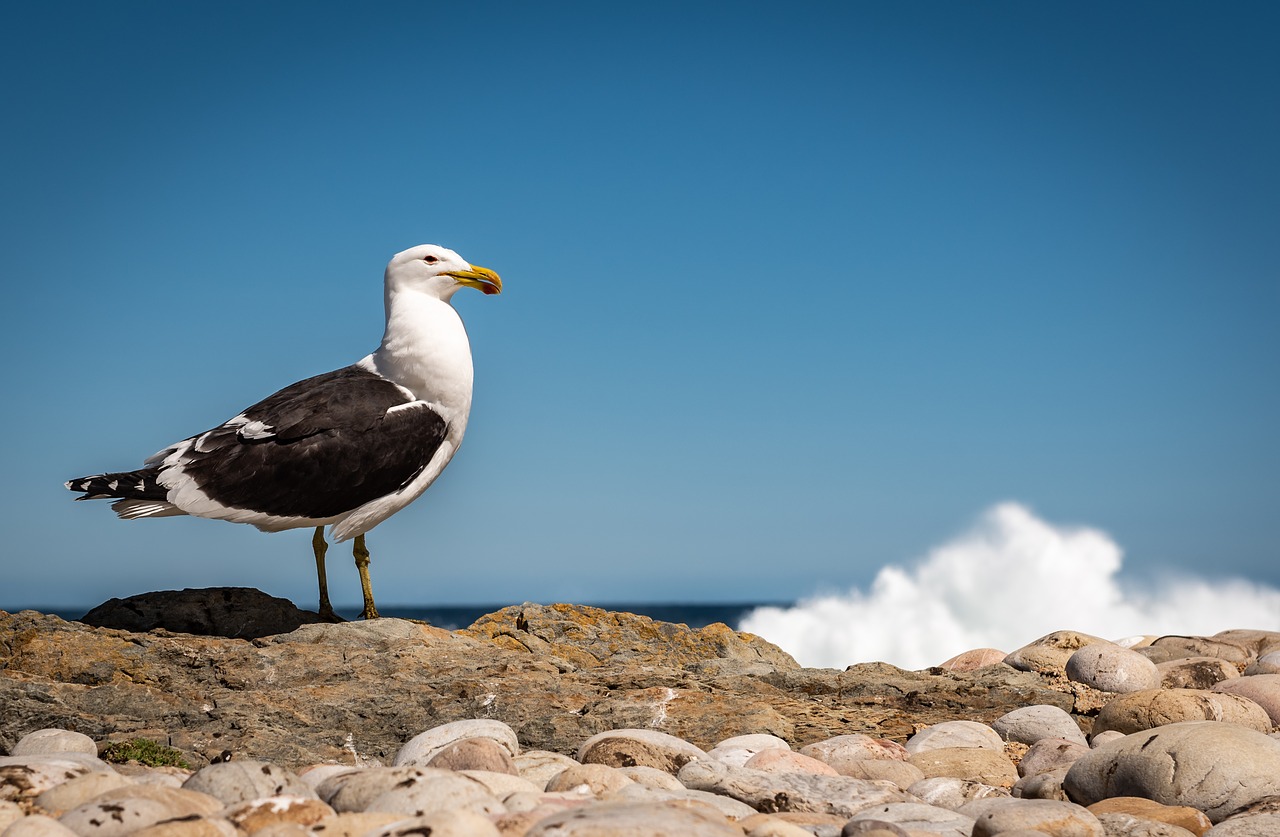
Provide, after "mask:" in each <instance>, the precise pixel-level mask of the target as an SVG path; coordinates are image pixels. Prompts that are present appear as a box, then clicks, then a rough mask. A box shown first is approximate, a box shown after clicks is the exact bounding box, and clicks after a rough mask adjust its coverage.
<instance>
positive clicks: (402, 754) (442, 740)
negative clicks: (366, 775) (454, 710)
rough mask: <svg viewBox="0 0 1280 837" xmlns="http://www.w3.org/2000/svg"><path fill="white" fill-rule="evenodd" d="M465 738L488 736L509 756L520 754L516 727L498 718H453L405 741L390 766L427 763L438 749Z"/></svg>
mask: <svg viewBox="0 0 1280 837" xmlns="http://www.w3.org/2000/svg"><path fill="white" fill-rule="evenodd" d="M464 738H489V739H492V740H494V741H496V742H498V743H499V744H501V745H502V746H503V747H504V748H505V749H506V751H507V752H508V753H510V754H511V755H512V756H517V755H519V754H520V742H519V741H517V740H516V733H515V730H513V729H512V728H511V727H509V726H507V725H506V724H504V723H502V722H501V721H494V720H490V719H477V720H468V721H453V722H452V723H448V724H441V725H440V726H438V727H432V728H431V729H429V730H427V731H426V732H422V733H419V734H418V735H416V736H414V737H413V738H411V739H409V740H408V741H406V742H405V744H404V745H403V746H402V747H401V748H400V750H399V752H397V753H396V757H395V760H394V761H393V762H392V766H393V767H401V766H404V765H426V764H427V763H428V762H430V761H431V759H432V758H433V757H434V756H435V755H436V754H437V753H439V752H440V751H441V750H443V749H445V748H446V747H448V746H449V745H450V744H453V743H454V742H455V741H461V740H463V739H464Z"/></svg>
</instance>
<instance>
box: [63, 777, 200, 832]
mask: <svg viewBox="0 0 1280 837" xmlns="http://www.w3.org/2000/svg"><path fill="white" fill-rule="evenodd" d="M221 810H222V803H221V802H220V801H219V800H217V799H216V798H214V797H212V796H209V795H207V794H204V793H200V792H197V791H191V790H181V789H174V788H166V787H158V786H155V785H128V786H125V787H119V788H116V789H114V790H109V791H107V792H106V793H102V794H99V795H98V796H96V797H94V798H93V800H92V801H90V802H86V803H85V804H83V805H78V806H76V807H75V808H72V809H71V810H69V811H67V812H66V813H64V814H63V815H62V816H60V817H59V818H58V820H59V822H61V823H62V824H63V825H65V826H67V827H68V828H70V829H71V830H72V831H74V832H76V833H77V834H79V835H81V837H124V835H126V834H130V833H132V832H134V831H139V830H141V829H144V828H147V827H148V826H152V825H155V824H156V823H159V822H163V821H165V820H176V819H181V818H183V817H207V816H211V815H213V814H217V813H218V812H219V811H221Z"/></svg>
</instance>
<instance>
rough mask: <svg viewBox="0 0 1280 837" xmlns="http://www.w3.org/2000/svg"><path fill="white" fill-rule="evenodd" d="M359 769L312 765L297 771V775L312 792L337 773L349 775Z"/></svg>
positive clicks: (345, 766)
mask: <svg viewBox="0 0 1280 837" xmlns="http://www.w3.org/2000/svg"><path fill="white" fill-rule="evenodd" d="M359 769H360V768H358V767H348V766H347V765H344V764H312V765H308V766H307V767H304V768H302V769H301V770H299V771H298V774H297V775H298V778H299V779H301V780H302V781H304V782H306V783H307V785H308V786H309V787H310V788H311V789H312V790H315V789H316V788H318V787H319V786H320V783H321V782H323V781H324V780H325V779H328V778H329V777H330V776H337V775H338V774H339V773H350V772H351V771H353V770H359Z"/></svg>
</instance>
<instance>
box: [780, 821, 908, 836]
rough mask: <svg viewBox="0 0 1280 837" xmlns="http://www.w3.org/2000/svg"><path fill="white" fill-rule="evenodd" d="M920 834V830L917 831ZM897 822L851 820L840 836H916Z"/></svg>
mask: <svg viewBox="0 0 1280 837" xmlns="http://www.w3.org/2000/svg"><path fill="white" fill-rule="evenodd" d="M805 833H806V834H821V833H822V832H820V831H806V832H805ZM916 834H919V832H916ZM916 834H913V833H912V832H910V831H907V830H906V829H905V828H903V827H902V826H900V825H898V824H897V823H892V822H885V821H884V820H849V822H847V823H846V824H845V826H844V828H843V829H841V831H840V837H916Z"/></svg>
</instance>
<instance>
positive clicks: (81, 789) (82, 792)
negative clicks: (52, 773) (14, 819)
mask: <svg viewBox="0 0 1280 837" xmlns="http://www.w3.org/2000/svg"><path fill="white" fill-rule="evenodd" d="M132 784H133V782H132V781H131V780H130V779H128V778H126V777H124V776H121V775H120V774H119V773H115V772H108V771H105V770H96V771H94V772H93V773H86V774H84V775H83V776H77V777H75V778H74V779H68V780H67V781H65V782H62V783H61V784H57V785H54V786H53V787H51V788H49V789H48V790H47V791H45V792H44V793H42V794H40V795H39V796H37V797H36V804H37V805H39V806H40V807H41V808H43V809H44V810H45V811H46V812H47V813H50V814H54V815H57V814H61V813H62V812H63V811H70V810H71V809H72V808H75V807H77V806H80V805H83V804H85V803H86V802H90V801H92V800H93V799H94V798H96V797H98V796H100V795H101V794H104V793H106V792H107V791H109V790H115V789H116V788H121V787H124V786H125V785H132ZM2 830H3V829H0V831H2Z"/></svg>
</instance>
